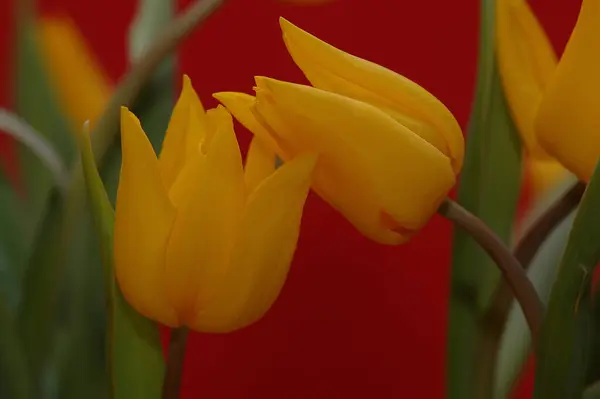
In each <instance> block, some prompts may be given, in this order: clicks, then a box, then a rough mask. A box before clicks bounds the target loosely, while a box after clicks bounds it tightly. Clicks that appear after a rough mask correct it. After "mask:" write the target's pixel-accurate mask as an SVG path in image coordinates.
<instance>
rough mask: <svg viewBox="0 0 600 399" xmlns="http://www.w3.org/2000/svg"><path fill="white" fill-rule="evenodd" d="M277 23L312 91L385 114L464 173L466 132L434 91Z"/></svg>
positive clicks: (302, 32)
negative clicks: (344, 98) (396, 120)
mask: <svg viewBox="0 0 600 399" xmlns="http://www.w3.org/2000/svg"><path fill="white" fill-rule="evenodd" d="M279 21H280V25H281V30H282V32H283V38H284V41H285V45H286V47H287V49H288V51H289V53H290V55H291V56H292V58H293V59H294V62H295V63H296V65H298V67H299V68H300V69H301V70H302V72H303V73H304V75H305V76H306V78H307V79H308V80H309V81H310V83H311V84H312V85H313V86H314V87H316V88H319V89H323V90H327V91H331V92H334V93H338V94H341V95H343V96H346V97H350V98H354V99H356V100H360V101H363V102H366V103H369V104H371V105H374V106H376V107H377V108H380V109H382V110H384V111H386V110H387V111H388V113H390V115H391V116H392V117H396V118H397V119H398V120H399V121H400V122H401V123H406V127H408V128H410V129H411V130H412V129H414V132H415V133H417V134H419V135H421V136H422V137H423V138H424V139H425V140H428V141H430V143H431V144H432V145H434V146H436V147H437V148H438V149H439V150H440V151H442V152H443V153H444V154H446V155H447V156H449V157H450V158H451V159H452V165H453V167H454V170H455V172H456V173H458V172H459V171H460V169H461V167H462V162H463V157H464V139H463V136H462V130H461V128H460V126H459V125H458V122H457V121H456V119H455V118H454V116H453V115H452V113H451V112H450V111H449V110H448V108H446V106H445V105H444V104H442V103H441V102H440V101H439V100H438V99H437V98H435V97H434V96H433V95H432V94H431V93H429V92H428V91H427V90H425V89H424V88H422V87H421V86H419V85H418V84H416V83H415V82H413V81H411V80H409V79H407V78H405V77H404V76H402V75H399V74H397V73H395V72H393V71H391V70H389V69H387V68H384V67H382V66H381V65H377V64H375V63H373V62H370V61H367V60H364V59H361V58H358V57H355V56H353V55H350V54H348V53H345V52H343V51H341V50H339V49H337V48H335V47H333V46H331V45H330V44H328V43H326V42H324V41H322V40H320V39H318V38H317V37H315V36H313V35H311V34H309V33H308V32H305V31H303V30H302V29H300V28H298V27H297V26H295V25H293V24H292V23H290V22H289V21H287V20H286V19H284V18H280V19H279ZM402 115H404V118H403V117H402ZM417 122H418V123H417ZM419 125H421V127H420V128H418V126H419Z"/></svg>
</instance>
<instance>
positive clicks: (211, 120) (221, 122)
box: [203, 105, 233, 151]
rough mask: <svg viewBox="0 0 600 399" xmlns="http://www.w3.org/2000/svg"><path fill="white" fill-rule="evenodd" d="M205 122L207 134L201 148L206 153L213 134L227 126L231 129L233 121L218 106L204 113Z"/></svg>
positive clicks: (221, 107)
mask: <svg viewBox="0 0 600 399" xmlns="http://www.w3.org/2000/svg"><path fill="white" fill-rule="evenodd" d="M206 122H207V126H208V132H207V135H206V137H205V138H204V143H203V148H204V150H205V151H208V148H209V146H210V142H211V141H212V139H213V137H214V134H215V132H216V131H217V130H218V129H219V128H221V127H223V126H225V125H227V126H229V127H228V128H231V129H233V119H232V118H231V114H230V113H229V112H228V111H227V109H226V108H225V107H223V106H222V105H218V106H217V107H215V108H212V109H209V110H208V111H207V112H206Z"/></svg>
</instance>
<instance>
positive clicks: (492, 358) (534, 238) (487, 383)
mask: <svg viewBox="0 0 600 399" xmlns="http://www.w3.org/2000/svg"><path fill="white" fill-rule="evenodd" d="M585 187H586V186H585V184H584V183H581V182H577V183H575V184H574V185H573V186H572V187H571V188H570V189H569V190H568V191H567V192H566V193H565V194H564V195H563V196H562V197H561V198H559V199H558V200H557V201H556V202H554V203H553V204H552V205H551V206H550V207H549V208H548V209H547V210H546V211H545V212H544V213H543V214H542V215H541V216H540V217H539V218H538V219H537V220H536V221H535V222H534V224H533V225H532V226H531V227H530V228H529V229H528V230H527V232H526V233H525V235H524V236H523V238H522V239H521V240H520V241H519V243H518V244H517V246H516V247H515V250H514V251H513V254H514V256H515V258H516V259H517V260H518V261H519V262H520V263H521V265H522V266H523V267H524V268H525V269H527V267H529V264H530V263H531V261H532V260H533V258H534V257H535V255H536V253H537V252H538V249H539V248H540V246H541V245H542V244H543V243H544V241H545V240H546V238H547V237H548V236H549V235H550V233H551V232H552V231H554V229H555V228H556V226H558V224H560V223H561V222H562V221H563V220H564V219H565V218H566V217H567V216H568V215H569V214H570V213H571V212H572V211H573V210H574V209H575V208H576V207H577V205H578V204H579V201H580V200H581V197H582V196H583V193H584V191H585ZM512 300H513V292H512V290H511V287H510V285H509V284H508V282H507V281H506V280H504V279H502V280H500V283H499V285H498V287H497V288H496V291H495V292H494V295H493V297H492V302H491V305H490V307H489V308H488V310H487V311H486V312H485V313H484V314H483V316H482V319H481V342H480V343H479V348H478V351H477V353H478V367H479V369H478V370H479V371H478V378H476V381H477V385H478V387H481V389H480V390H478V392H479V393H478V395H477V396H476V397H481V398H487V397H489V389H490V387H492V386H493V379H494V371H495V368H496V363H497V357H498V353H499V350H500V342H501V338H502V334H503V333H504V326H505V325H506V321H507V320H508V315H509V313H510V309H511V304H512ZM534 348H535V346H534Z"/></svg>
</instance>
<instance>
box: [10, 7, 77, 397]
mask: <svg viewBox="0 0 600 399" xmlns="http://www.w3.org/2000/svg"><path fill="white" fill-rule="evenodd" d="M16 27H17V32H16V38H17V43H16V46H15V49H16V69H15V71H16V86H15V96H16V98H15V107H16V112H17V113H18V114H19V115H20V116H21V117H22V118H23V119H24V120H25V121H26V122H27V123H28V124H29V125H31V126H32V128H33V129H35V130H36V131H38V132H40V133H41V134H42V135H43V136H44V139H45V141H46V142H47V143H49V145H51V146H52V148H54V149H55V150H56V153H57V154H58V158H59V159H61V160H62V162H64V164H65V165H67V167H69V166H70V164H71V161H72V159H73V156H74V142H73V139H72V136H71V132H70V130H69V127H68V124H67V123H66V121H65V119H64V117H63V115H62V114H61V112H60V110H59V108H58V106H57V101H56V97H55V95H54V93H53V91H52V89H51V87H50V85H49V81H48V77H47V76H46V73H45V70H44V67H43V64H42V61H41V57H40V53H39V49H38V44H37V42H36V31H35V29H36V27H35V25H34V21H33V15H31V14H29V13H27V14H24V15H21V16H20V19H19V20H18V21H17V24H16ZM19 151H20V158H19V161H20V169H21V171H22V179H23V185H24V189H25V197H26V198H25V200H24V201H23V206H24V214H25V217H24V218H22V219H21V225H22V226H23V228H24V230H25V233H24V234H25V237H24V239H23V242H24V243H25V244H26V246H27V248H28V249H31V251H32V252H29V251H28V253H27V270H26V271H25V277H24V282H23V289H22V291H23V292H22V303H21V306H20V312H19V322H18V327H19V335H20V337H21V341H22V342H23V350H24V351H25V353H26V356H27V359H28V362H29V365H30V366H31V372H32V380H33V382H34V383H35V384H36V385H35V386H36V387H37V386H38V384H39V383H40V381H41V378H42V372H43V370H44V368H45V367H46V364H47V362H48V358H47V356H48V354H49V353H50V349H51V342H52V340H53V335H54V327H55V322H56V318H55V316H56V309H57V304H58V296H59V293H60V283H61V282H62V281H63V278H62V277H63V275H64V270H65V269H64V262H61V261H59V259H60V258H59V257H58V255H59V252H58V249H59V248H60V246H61V245H62V243H61V240H60V234H59V233H58V232H59V231H60V228H61V223H60V219H61V218H60V214H61V213H62V211H63V208H62V203H61V198H60V194H59V192H58V191H57V190H55V177H54V176H53V175H52V172H51V171H50V170H48V168H47V165H45V164H44V162H43V160H41V159H40V158H39V157H38V154H36V153H35V152H33V151H31V148H30V147H28V146H25V145H23V146H21V147H20V150H19Z"/></svg>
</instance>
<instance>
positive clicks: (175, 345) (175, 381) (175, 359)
mask: <svg viewBox="0 0 600 399" xmlns="http://www.w3.org/2000/svg"><path fill="white" fill-rule="evenodd" d="M188 335H189V330H188V329H187V328H185V327H182V328H176V329H173V330H171V339H170V340H169V354H168V355H167V370H166V371H165V380H164V382H163V391H162V399H179V392H180V390H181V377H182V375H183V361H184V360H185V348H186V345H187V338H188Z"/></svg>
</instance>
